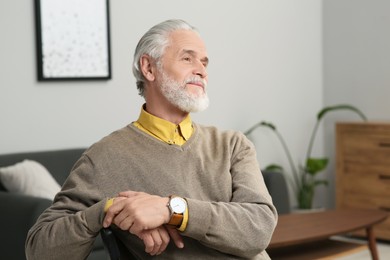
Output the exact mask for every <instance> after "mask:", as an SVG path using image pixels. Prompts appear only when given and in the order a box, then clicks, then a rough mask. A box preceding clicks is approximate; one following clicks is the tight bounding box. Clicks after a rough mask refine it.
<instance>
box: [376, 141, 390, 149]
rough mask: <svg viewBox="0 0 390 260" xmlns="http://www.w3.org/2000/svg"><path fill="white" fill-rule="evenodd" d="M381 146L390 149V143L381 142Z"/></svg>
mask: <svg viewBox="0 0 390 260" xmlns="http://www.w3.org/2000/svg"><path fill="white" fill-rule="evenodd" d="M379 146H380V147H383V148H390V142H379Z"/></svg>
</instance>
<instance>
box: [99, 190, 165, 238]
mask: <svg viewBox="0 0 390 260" xmlns="http://www.w3.org/2000/svg"><path fill="white" fill-rule="evenodd" d="M123 197H125V199H123ZM119 198H120V199H119ZM168 201H169V198H168V197H160V196H156V195H150V194H147V193H144V192H136V191H126V192H121V193H119V197H118V200H117V199H115V200H114V203H113V205H112V206H111V207H110V208H109V209H108V211H107V213H106V216H105V218H104V221H103V226H104V227H108V226H109V225H111V224H112V223H114V224H115V225H116V226H118V227H119V228H120V229H122V230H128V231H129V232H130V233H132V234H135V235H139V234H140V233H141V232H142V231H144V230H150V229H154V228H157V227H159V226H161V225H163V224H166V223H168V221H169V209H168V207H167V203H168Z"/></svg>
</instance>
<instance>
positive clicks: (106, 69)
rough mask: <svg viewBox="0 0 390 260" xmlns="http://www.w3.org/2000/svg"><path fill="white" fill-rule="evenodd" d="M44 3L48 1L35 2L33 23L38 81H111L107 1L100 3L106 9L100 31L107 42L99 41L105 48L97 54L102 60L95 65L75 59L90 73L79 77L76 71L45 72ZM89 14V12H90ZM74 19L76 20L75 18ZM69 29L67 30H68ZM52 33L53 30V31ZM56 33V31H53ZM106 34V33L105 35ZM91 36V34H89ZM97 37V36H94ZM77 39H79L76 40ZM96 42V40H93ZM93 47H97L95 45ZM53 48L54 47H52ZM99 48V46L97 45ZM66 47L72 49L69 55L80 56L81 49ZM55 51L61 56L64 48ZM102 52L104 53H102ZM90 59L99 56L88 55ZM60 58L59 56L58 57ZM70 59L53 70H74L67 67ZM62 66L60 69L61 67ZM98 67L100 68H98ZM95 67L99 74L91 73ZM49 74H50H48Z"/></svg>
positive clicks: (71, 44)
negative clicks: (34, 22)
mask: <svg viewBox="0 0 390 260" xmlns="http://www.w3.org/2000/svg"><path fill="white" fill-rule="evenodd" d="M44 1H50V0H35V21H36V44H37V73H38V81H56V80H60V81H62V80H108V79H111V48H110V23H109V21H110V19H109V17H110V16H109V13H110V12H109V1H108V0H101V1H104V2H105V7H106V12H105V14H106V18H107V19H106V22H104V24H105V25H106V28H103V29H101V31H103V35H104V36H106V39H107V41H106V42H105V39H103V42H102V41H99V42H100V43H102V45H103V46H105V47H106V48H103V49H102V50H101V51H102V52H99V54H101V55H102V57H103V58H101V59H100V60H99V62H101V63H99V64H97V63H87V62H85V60H86V59H84V58H80V57H79V58H77V59H78V60H79V62H80V61H82V62H83V64H86V63H87V65H88V66H80V67H79V68H82V69H84V68H87V69H89V70H90V71H88V72H86V73H83V72H81V73H82V74H81V75H80V74H79V73H80V72H79V71H77V73H74V72H71V73H69V74H66V73H67V72H62V73H57V74H56V72H54V73H53V72H52V71H49V73H47V72H46V70H47V69H46V70H45V61H46V60H48V57H46V58H45V57H44V51H45V50H44V46H49V44H48V43H45V44H46V45H44V42H43V33H44V31H43V28H44V25H43V24H42V22H43V21H42V20H44V19H43V17H42V12H41V11H42V4H44ZM63 1H64V2H66V1H67V0H63ZM79 1H82V0H79ZM90 14H91V12H90ZM74 17H77V16H76V15H74ZM75 19H76V18H75ZM68 29H69V28H68ZM74 29H77V28H74ZM104 29H107V30H104ZM97 30H100V28H98V29H97ZM53 31H54V30H53ZM55 31H56V32H57V31H58V30H55ZM105 32H106V33H105ZM91 35H93V34H91ZM83 37H84V34H83ZM96 37H97V36H96ZM77 39H79V38H77ZM95 40H96V39H95ZM63 42H64V41H61V43H63ZM83 44H85V42H82V43H81V44H80V45H83ZM95 45H97V44H96V43H95ZM53 46H54V47H53ZM57 46H58V45H56V44H53V45H52V46H51V47H53V48H57ZM99 46H100V47H101V45H99ZM66 47H67V50H70V49H72V51H73V49H74V52H73V53H71V54H73V56H75V55H74V54H75V52H76V51H79V52H78V54H79V55H80V53H82V49H78V46H76V45H75V44H74V43H69V45H67V46H66ZM83 48H85V50H88V51H89V50H91V48H90V47H88V48H86V47H83ZM96 48H97V50H99V51H100V49H101V48H98V47H96ZM57 51H58V52H59V54H60V55H61V54H63V53H62V52H61V51H64V48H62V49H57ZM103 52H104V53H103ZM69 53H70V51H69V52H68V57H69V56H70V55H69ZM73 56H72V57H73ZM90 56H91V57H93V59H95V57H96V56H99V55H96V56H95V55H90ZM60 57H61V56H60ZM69 60H70V59H67V60H66V59H62V60H61V61H62V63H61V64H60V65H59V66H57V67H55V69H57V70H59V69H65V70H66V68H68V70H69V69H72V68H74V66H69V63H67V62H68V61H69ZM71 61H72V62H74V60H71ZM67 65H68V67H66V66H67ZM61 66H62V67H61ZM99 66H100V67H99ZM96 67H99V69H98V70H100V71H99V72H96V74H95V73H91V70H92V71H93V69H94V68H96ZM50 72H51V73H50Z"/></svg>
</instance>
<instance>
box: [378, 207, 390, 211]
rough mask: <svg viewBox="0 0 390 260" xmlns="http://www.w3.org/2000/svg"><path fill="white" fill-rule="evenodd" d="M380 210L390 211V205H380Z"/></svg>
mask: <svg viewBox="0 0 390 260" xmlns="http://www.w3.org/2000/svg"><path fill="white" fill-rule="evenodd" d="M379 209H380V210H384V211H390V207H379Z"/></svg>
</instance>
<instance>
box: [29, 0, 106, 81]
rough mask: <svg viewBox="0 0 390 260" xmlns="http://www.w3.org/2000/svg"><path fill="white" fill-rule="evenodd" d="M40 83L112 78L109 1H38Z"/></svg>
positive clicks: (37, 23)
mask: <svg viewBox="0 0 390 260" xmlns="http://www.w3.org/2000/svg"><path fill="white" fill-rule="evenodd" d="M35 16H36V33H37V36H36V37H37V61H38V62H37V65H38V70H37V71H38V80H39V81H46V80H100V79H101V80H107V79H110V78H111V57H110V30H109V5H108V0H35Z"/></svg>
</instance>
